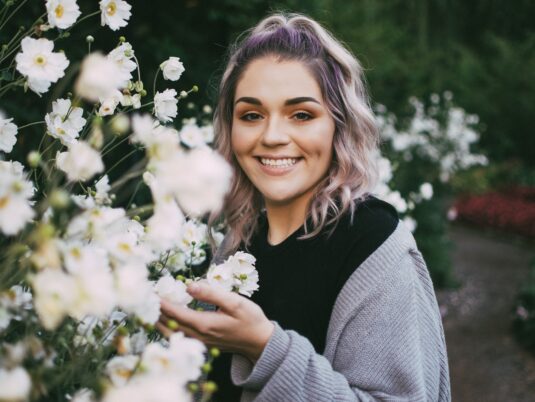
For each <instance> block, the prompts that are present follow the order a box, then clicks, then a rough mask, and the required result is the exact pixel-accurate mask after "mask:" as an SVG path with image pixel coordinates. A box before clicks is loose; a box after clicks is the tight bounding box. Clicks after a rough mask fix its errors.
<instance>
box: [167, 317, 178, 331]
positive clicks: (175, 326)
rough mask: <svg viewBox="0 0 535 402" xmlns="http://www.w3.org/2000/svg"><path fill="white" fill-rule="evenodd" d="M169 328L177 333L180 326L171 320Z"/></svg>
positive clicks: (168, 324) (168, 322) (168, 323)
mask: <svg viewBox="0 0 535 402" xmlns="http://www.w3.org/2000/svg"><path fill="white" fill-rule="evenodd" d="M167 328H169V329H171V330H173V331H176V330H177V329H178V328H180V325H179V324H178V322H176V321H175V320H169V321H167Z"/></svg>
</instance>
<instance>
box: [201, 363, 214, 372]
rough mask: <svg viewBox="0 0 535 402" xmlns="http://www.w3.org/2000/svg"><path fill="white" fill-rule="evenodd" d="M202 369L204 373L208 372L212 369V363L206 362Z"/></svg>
mask: <svg viewBox="0 0 535 402" xmlns="http://www.w3.org/2000/svg"><path fill="white" fill-rule="evenodd" d="M201 370H202V372H203V373H205V374H208V373H209V372H210V371H212V365H211V364H210V363H208V362H207V363H204V364H203V365H202V366H201Z"/></svg>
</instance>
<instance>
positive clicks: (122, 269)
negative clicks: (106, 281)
mask: <svg viewBox="0 0 535 402" xmlns="http://www.w3.org/2000/svg"><path fill="white" fill-rule="evenodd" d="M114 274H115V289H116V292H117V297H118V305H119V307H121V308H122V309H123V310H124V311H125V312H127V313H131V314H135V315H136V316H138V317H139V318H140V319H141V320H142V321H143V322H145V323H147V324H154V323H155V322H156V321H158V317H159V316H160V298H159V297H158V295H156V292H155V291H154V289H153V285H152V283H151V282H149V280H148V271H147V269H146V268H145V266H143V265H141V264H135V263H130V264H125V265H121V266H119V267H117V268H116V269H115V271H114Z"/></svg>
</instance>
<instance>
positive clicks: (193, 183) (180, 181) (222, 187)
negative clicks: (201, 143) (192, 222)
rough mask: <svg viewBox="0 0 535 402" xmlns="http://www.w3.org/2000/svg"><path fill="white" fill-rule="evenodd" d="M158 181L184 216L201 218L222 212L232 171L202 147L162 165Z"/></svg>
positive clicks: (213, 152)
mask: <svg viewBox="0 0 535 402" xmlns="http://www.w3.org/2000/svg"><path fill="white" fill-rule="evenodd" d="M156 177H157V179H158V180H161V183H162V186H163V187H164V188H167V189H169V191H171V192H173V194H174V195H175V197H176V198H177V201H178V203H179V204H180V206H181V207H182V209H183V210H184V211H185V212H187V213H188V214H190V215H192V216H201V215H203V214H205V213H206V212H209V211H214V210H219V209H220V208H221V206H222V205H223V197H224V196H225V194H226V193H227V191H228V188H229V186H230V181H231V179H232V170H231V168H230V166H229V164H228V163H227V161H225V159H223V157H222V156H221V155H219V154H218V153H217V152H216V151H214V150H212V149H211V148H209V147H201V148H195V149H193V150H192V151H190V152H188V153H186V154H183V155H182V154H175V155H174V157H172V158H169V159H168V160H165V161H163V162H161V164H160V166H159V171H158V172H157V174H156Z"/></svg>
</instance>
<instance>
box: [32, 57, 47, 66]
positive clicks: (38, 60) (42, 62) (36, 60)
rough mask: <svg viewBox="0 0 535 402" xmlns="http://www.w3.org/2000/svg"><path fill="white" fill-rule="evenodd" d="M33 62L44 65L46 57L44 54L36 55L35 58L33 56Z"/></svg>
mask: <svg viewBox="0 0 535 402" xmlns="http://www.w3.org/2000/svg"><path fill="white" fill-rule="evenodd" d="M34 61H35V64H37V65H39V66H44V65H45V64H46V58H45V56H43V55H42V54H40V55H38V56H37V57H36V58H35V60H34Z"/></svg>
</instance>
